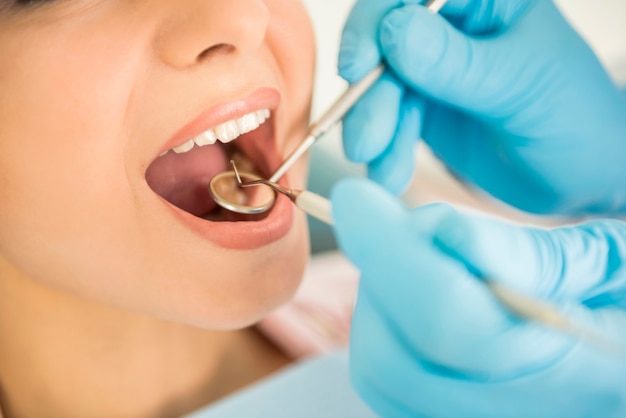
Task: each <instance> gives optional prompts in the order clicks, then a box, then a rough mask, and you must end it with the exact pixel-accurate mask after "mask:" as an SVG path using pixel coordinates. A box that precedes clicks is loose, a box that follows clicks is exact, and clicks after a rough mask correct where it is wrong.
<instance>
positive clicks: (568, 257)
mask: <svg viewBox="0 0 626 418" xmlns="http://www.w3.org/2000/svg"><path fill="white" fill-rule="evenodd" d="M332 203H333V217H334V222H335V231H336V234H337V238H338V241H339V245H340V247H341V249H342V250H343V251H344V253H345V254H346V255H347V256H348V258H350V260H352V262H353V263H354V264H355V265H356V266H357V267H358V268H359V269H360V271H361V273H362V277H361V284H360V288H359V294H358V300H357V305H356V309H355V312H354V317H353V323H352V330H351V341H350V356H351V358H350V363H351V364H350V367H351V377H352V381H353V384H354V386H355V387H356V389H357V391H358V392H359V394H360V395H361V396H362V397H363V398H364V399H365V401H366V402H368V403H369V405H370V406H371V407H372V408H373V409H374V410H375V411H376V412H378V413H379V414H380V415H381V416H383V417H417V416H425V417H438V418H439V417H480V418H487V417H507V418H510V417H533V418H536V417H570V418H573V417H624V416H626V352H621V353H616V352H612V353H609V352H605V351H603V350H602V349H598V348H597V347H596V346H593V345H589V344H586V343H581V342H577V341H575V340H574V338H573V337H570V336H568V335H565V334H562V333H559V332H555V331H552V330H551V329H549V328H546V327H544V326H543V325H539V324H537V323H531V322H525V321H522V320H519V319H517V318H516V317H515V316H513V315H511V314H510V313H509V311H508V310H507V309H505V308H504V307H503V306H502V305H501V304H500V303H499V302H498V300H497V299H495V298H494V297H493V296H492V294H491V293H490V292H489V291H488V290H487V288H486V286H485V284H484V282H483V281H482V278H491V279H492V280H498V281H500V282H501V283H504V284H506V285H507V286H509V287H510V288H513V289H517V290H518V291H521V292H524V293H526V294H528V295H534V296H536V297H540V298H543V299H546V300H549V301H551V302H552V303H554V304H558V305H559V306H560V307H562V311H563V312H566V313H567V314H568V315H570V316H571V317H572V318H574V319H575V321H576V322H577V323H579V324H583V325H584V326H586V327H588V328H591V329H594V330H595V331H598V332H602V333H603V334H604V335H606V336H607V337H608V338H610V339H613V340H614V341H616V342H619V344H621V347H622V349H623V347H626V223H624V222H620V221H595V222H590V223H587V224H584V225H580V226H576V227H568V228H559V229H554V230H551V231H546V230H540V229H532V228H524V227H519V226H513V225H510V224H506V223H504V222H501V221H496V220H490V219H486V218H479V217H474V216H468V215H461V214H459V213H456V212H455V211H454V210H453V209H452V208H451V207H450V206H447V205H443V204H435V205H430V206H425V207H422V208H418V209H415V210H413V211H408V210H406V209H405V208H404V207H402V206H401V205H400V204H399V203H398V202H397V200H396V199H395V198H393V197H392V196H391V195H390V194H389V193H388V192H386V191H384V190H383V189H382V188H381V187H380V186H378V185H375V184H374V183H372V182H370V181H368V180H364V179H360V180H354V179H348V180H344V181H343V182H341V183H339V184H338V185H337V186H336V187H335V188H334V190H333V192H332ZM614 347H615V346H614Z"/></svg>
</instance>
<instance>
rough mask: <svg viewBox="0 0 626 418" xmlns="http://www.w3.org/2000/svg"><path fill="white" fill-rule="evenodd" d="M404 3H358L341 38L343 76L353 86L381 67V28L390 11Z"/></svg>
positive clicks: (393, 0) (364, 0) (362, 0)
mask: <svg viewBox="0 0 626 418" xmlns="http://www.w3.org/2000/svg"><path fill="white" fill-rule="evenodd" d="M400 4H402V0H359V1H357V2H356V4H355V5H354V7H353V8H352V11H351V12H350V15H349V16H348V20H347V21H346V24H345V26H344V29H343V33H342V36H341V45H340V48H339V63H338V65H339V75H340V76H341V77H343V78H344V79H346V80H347V81H348V82H350V83H354V82H356V81H359V80H360V79H362V78H363V77H364V76H365V75H366V74H367V73H369V72H370V71H371V70H372V69H373V68H374V67H376V66H377V65H378V64H380V62H381V61H382V60H381V53H380V50H379V45H378V26H379V24H380V21H381V20H382V18H383V17H384V16H385V15H386V14H387V13H388V12H389V10H391V9H393V8H394V7H397V6H398V5H400Z"/></svg>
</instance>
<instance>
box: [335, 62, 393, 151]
mask: <svg viewBox="0 0 626 418" xmlns="http://www.w3.org/2000/svg"><path fill="white" fill-rule="evenodd" d="M403 96H404V88H403V87H402V85H401V84H400V83H399V82H398V81H397V80H396V79H395V77H394V76H393V75H392V74H390V73H388V72H386V73H384V74H383V75H382V76H381V78H380V80H378V81H377V82H376V83H375V84H374V85H373V86H372V87H371V88H370V89H369V90H368V91H367V92H366V93H365V94H364V95H363V97H362V98H361V99H360V100H359V101H358V102H357V103H356V104H355V105H354V106H353V107H352V109H350V111H349V112H348V114H347V115H346V117H345V118H344V120H343V147H344V152H345V154H346V156H347V157H348V158H349V159H350V160H352V161H354V162H359V163H369V162H371V161H373V160H374V159H376V158H377V157H378V156H380V155H381V154H382V153H383V152H384V151H385V150H386V149H387V148H388V147H389V144H390V143H391V141H392V140H393V137H394V133H395V132H396V127H397V126H398V120H399V117H400V111H401V107H402V99H403Z"/></svg>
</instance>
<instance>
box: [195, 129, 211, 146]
mask: <svg viewBox="0 0 626 418" xmlns="http://www.w3.org/2000/svg"><path fill="white" fill-rule="evenodd" d="M216 140H217V138H216V137H215V133H214V132H213V130H212V129H209V130H208V131H206V132H204V133H201V134H200V135H198V136H197V137H196V139H194V140H193V142H195V143H196V145H197V146H199V147H203V146H205V145H213V144H215V141H216Z"/></svg>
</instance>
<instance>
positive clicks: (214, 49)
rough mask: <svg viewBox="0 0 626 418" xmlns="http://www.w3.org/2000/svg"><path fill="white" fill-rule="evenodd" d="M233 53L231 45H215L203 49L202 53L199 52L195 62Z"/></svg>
mask: <svg viewBox="0 0 626 418" xmlns="http://www.w3.org/2000/svg"><path fill="white" fill-rule="evenodd" d="M233 51H235V47H234V46H233V45H231V44H217V45H213V46H211V47H209V48H207V49H205V50H204V51H202V52H200V53H199V54H198V57H197V58H196V61H197V62H200V61H205V60H206V59H208V58H209V57H211V56H215V55H227V54H231V53H232V52H233Z"/></svg>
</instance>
